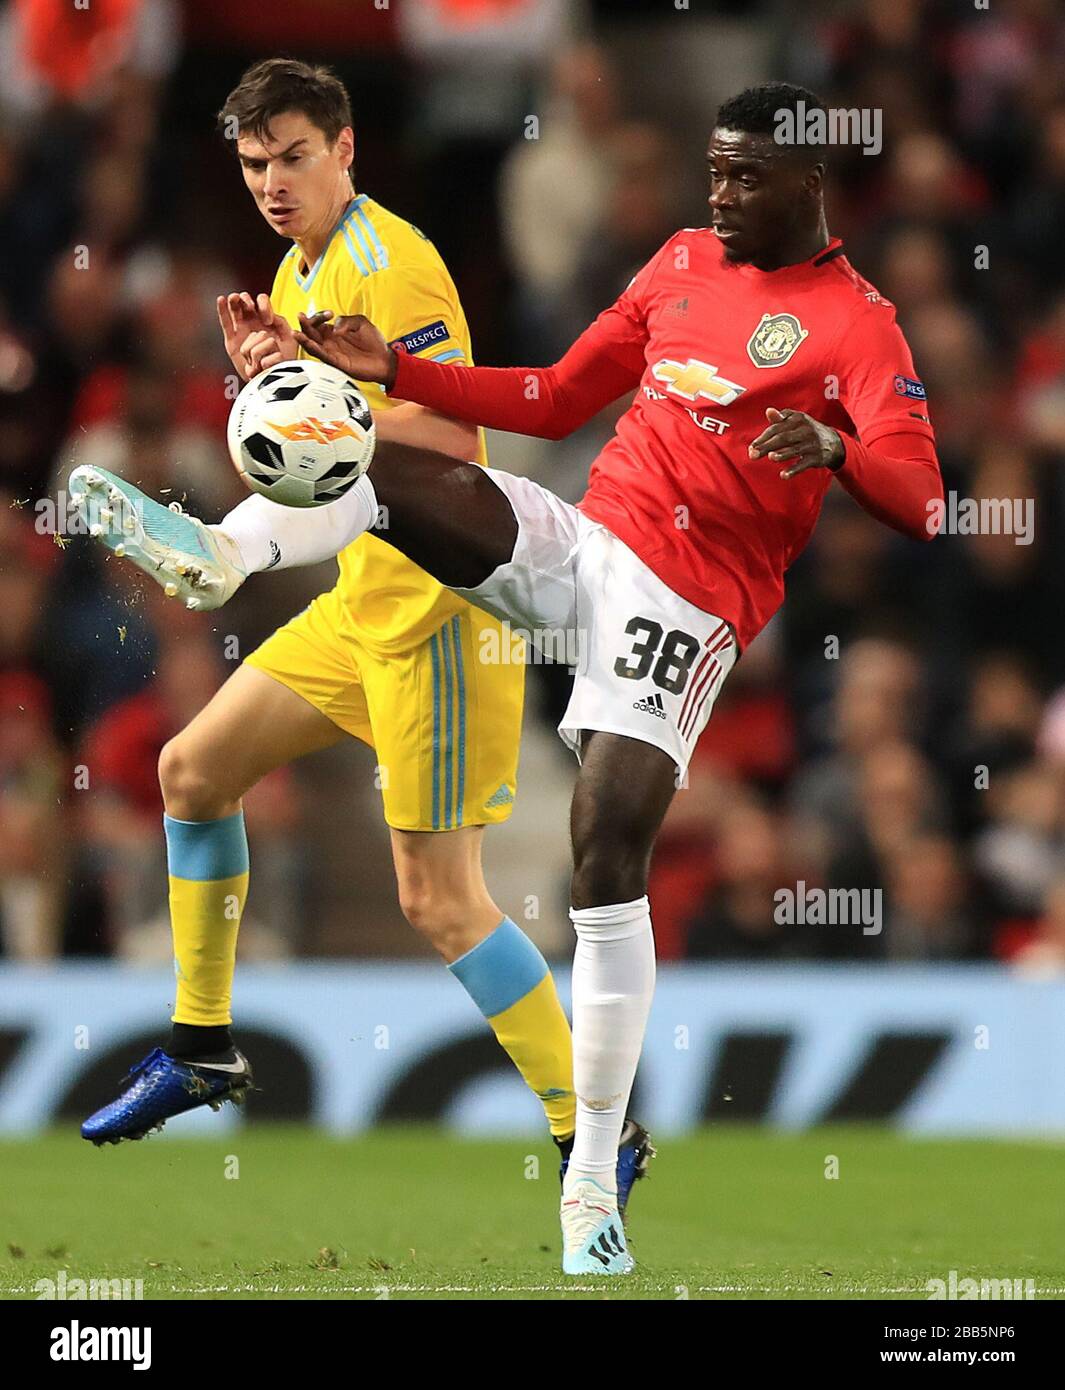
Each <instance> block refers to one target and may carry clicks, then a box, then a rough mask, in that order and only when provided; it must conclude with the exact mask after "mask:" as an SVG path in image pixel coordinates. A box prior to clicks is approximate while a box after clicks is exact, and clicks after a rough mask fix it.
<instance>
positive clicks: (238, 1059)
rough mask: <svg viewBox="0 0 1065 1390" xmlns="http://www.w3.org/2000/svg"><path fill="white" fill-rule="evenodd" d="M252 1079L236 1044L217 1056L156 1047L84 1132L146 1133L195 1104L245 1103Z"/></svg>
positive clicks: (116, 1138) (96, 1137) (117, 1136)
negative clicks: (202, 1057)
mask: <svg viewBox="0 0 1065 1390" xmlns="http://www.w3.org/2000/svg"><path fill="white" fill-rule="evenodd" d="M251 1084H252V1074H251V1067H250V1066H249V1065H248V1059H247V1057H245V1056H244V1054H243V1053H241V1052H238V1051H237V1050H236V1048H234V1049H233V1050H232V1051H231V1052H229V1053H226V1054H224V1055H223V1057H222V1058H221V1060H219V1061H216V1062H180V1061H178V1060H177V1058H176V1057H170V1056H169V1055H168V1054H167V1053H165V1052H164V1051H163V1049H162V1048H161V1047H156V1048H153V1049H152V1051H151V1052H149V1053H148V1055H147V1057H145V1058H144V1060H143V1061H141V1062H138V1063H137V1065H136V1066H135V1067H134V1068H133V1069H132V1071H131V1072H130V1074H129V1075H128V1076H127V1077H126V1079H125V1081H124V1082H123V1083H122V1085H123V1087H124V1089H123V1091H122V1094H121V1095H120V1096H119V1098H118V1099H117V1100H113V1101H112V1102H111V1104H110V1105H105V1106H104V1108H103V1109H102V1110H97V1112H96V1113H95V1115H90V1116H89V1118H88V1119H87V1120H86V1121H85V1123H84V1124H83V1125H82V1127H81V1137H82V1138H83V1139H90V1140H92V1142H93V1143H94V1144H117V1143H119V1142H120V1141H121V1140H123V1139H143V1138H144V1136H145V1135H146V1134H150V1133H152V1132H153V1131H154V1130H157V1129H162V1127H163V1125H164V1124H165V1123H166V1121H167V1120H169V1119H170V1118H171V1116H173V1115H181V1114H184V1112H185V1111H186V1110H195V1109H196V1107H197V1106H200V1105H209V1106H210V1107H211V1109H212V1110H220V1109H221V1108H222V1103H223V1101H227V1100H228V1101H232V1102H233V1104H234V1105H240V1104H242V1103H243V1102H244V1100H245V1098H246V1097H247V1094H248V1090H249V1089H250V1087H251Z"/></svg>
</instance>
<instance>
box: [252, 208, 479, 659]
mask: <svg viewBox="0 0 1065 1390" xmlns="http://www.w3.org/2000/svg"><path fill="white" fill-rule="evenodd" d="M301 266H303V255H302V252H301V251H300V248H299V247H298V246H295V245H294V246H293V247H292V248H291V250H290V251H289V252H288V254H287V255H286V256H285V257H284V258H283V259H282V261H281V264H280V265H279V266H278V269H277V275H276V276H275V278H274V287H273V291H272V293H271V302H272V303H273V306H274V308H275V309H276V310H277V311H278V312H279V313H281V314H283V315H284V317H285V318H286V319H287V320H288V321H289V323H291V324H292V326H293V327H295V328H298V327H299V317H298V316H299V314H300V313H301V312H302V313H305V314H313V313H316V312H317V311H318V310H320V309H332V310H333V312H334V313H335V314H365V315H366V317H367V318H368V319H369V320H370V321H371V322H372V323H374V324H376V325H377V327H378V328H379V329H380V330H381V332H382V333H383V334H384V336H385V338H386V339H387V340H388V341H389V342H391V343H394V342H396V340H397V339H402V340H403V342H404V344H405V346H406V347H407V350H408V351H410V352H417V353H420V354H421V355H422V356H424V357H432V358H434V359H435V360H436V361H438V362H467V363H468V362H471V361H472V360H473V359H472V355H471V351H470V333H469V329H468V327H467V325H466V316H465V314H464V313H463V312H462V305H461V304H460V303H459V297H458V291H457V290H456V289H455V286H454V283H453V282H452V279H451V276H450V275H449V274H448V271H447V267H446V266H445V265H444V262H443V261H442V260H441V258H440V254H439V252H438V251H437V250H436V247H435V246H434V245H433V244H432V242H431V241H430V240H429V239H428V237H426V236H425V235H424V234H423V233H422V232H420V231H418V229H417V227H414V226H412V225H411V224H410V223H409V222H406V221H404V219H403V218H402V217H397V216H396V214H395V213H393V212H389V211H388V209H387V208H383V207H382V206H381V205H380V204H379V203H375V202H374V201H373V200H372V199H371V198H368V197H367V196H366V194H365V193H363V194H360V195H359V196H358V197H356V198H355V199H354V200H353V201H352V202H351V203H349V204H348V207H347V209H346V210H345V212H344V214H343V216H342V217H341V218H340V221H339V222H338V223H337V225H336V226H335V227H334V228H333V231H332V233H331V234H330V237H329V241H328V242H327V243H326V247H325V250H324V251H323V252H322V254H321V255H320V256H319V257H318V259H317V261H315V263H314V265H313V266H310V267H304V269H303V270H301ZM301 355H306V354H303V353H302V350H301ZM359 386H360V389H361V390H362V391H363V392H364V394H365V396H366V398H367V400H368V401H369V403H370V406H371V407H372V408H373V409H374V410H390V409H392V408H393V406H394V405H395V404H397V403H396V402H394V401H392V400H390V399H389V397H388V396H387V395H386V393H385V391H384V388H383V387H381V386H377V385H375V384H373V383H370V382H360V383H359ZM477 461H478V462H479V463H482V464H483V463H485V462H486V461H487V457H486V453H485V446H484V432H483V431H481V432H480V439H479V445H478V459H477ZM337 560H338V563H339V565H340V579H339V581H338V584H337V594H338V597H340V598H341V599H342V605H341V607H342V610H343V612H344V614H345V617H346V620H347V621H349V622H350V624H351V626H352V628H353V630H354V632H355V634H356V635H357V636H358V638H359V640H360V641H361V642H362V643H363V644H364V645H366V646H368V647H370V648H373V649H376V650H378V651H380V652H387V651H397V650H401V649H403V648H406V647H410V646H413V645H414V644H415V643H417V642H421V641H424V640H425V639H426V638H427V637H428V636H429V635H430V634H431V633H433V632H435V631H436V630H437V629H438V628H439V627H440V626H441V624H442V623H444V622H446V621H447V619H448V618H450V617H451V616H452V615H453V614H455V613H457V612H459V611H460V609H462V608H464V607H465V603H464V600H462V599H459V598H457V597H456V596H455V595H454V594H452V593H451V591H450V590H449V589H445V588H444V587H443V585H442V584H440V583H438V582H437V580H435V579H434V578H433V577H432V576H431V575H429V574H427V573H426V572H425V570H423V569H420V568H419V567H418V566H417V565H415V564H414V563H413V562H412V561H411V560H408V559H407V557H406V556H405V555H403V554H402V553H401V552H400V551H398V550H396V549H395V548H394V547H392V546H390V545H386V544H385V542H384V541H381V540H378V539H377V537H376V536H371V535H366V536H360V537H359V539H358V540H357V541H355V542H353V543H352V544H351V545H349V546H348V547H347V549H346V550H343V551H341V553H340V555H339V556H338V557H337Z"/></svg>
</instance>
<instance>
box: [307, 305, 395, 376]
mask: <svg viewBox="0 0 1065 1390" xmlns="http://www.w3.org/2000/svg"><path fill="white" fill-rule="evenodd" d="M300 329H301V330H302V331H297V333H296V342H297V343H298V344H299V345H300V347H302V348H305V349H306V350H307V352H310V353H313V354H314V356H315V357H320V358H321V359H322V361H323V362H328V363H329V365H330V366H331V367H336V368H337V369H338V371H341V372H344V373H346V374H347V375H348V376H350V377H354V378H355V380H356V381H376V382H378V383H379V384H380V385H381V386H384V387H385V388H388V387H389V386H391V385H392V383H393V382H394V381H395V379H396V354H395V353H394V352H393V351H392V349H391V348H390V347H389V346H388V344H387V343H386V342H385V339H384V336H383V335H382V333H381V331H380V329H378V328H375V327H374V325H373V324H372V323H371V322H370V320H369V319H368V318H364V317H363V315H362V314H352V315H351V316H350V317H340V318H334V317H333V313H332V310H330V309H322V310H321V311H320V312H319V313H317V314H313V315H312V316H311V317H310V318H308V317H307V315H306V314H300Z"/></svg>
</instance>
